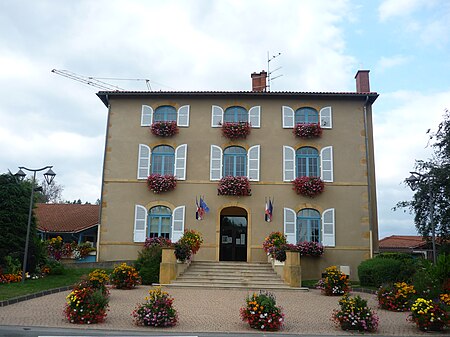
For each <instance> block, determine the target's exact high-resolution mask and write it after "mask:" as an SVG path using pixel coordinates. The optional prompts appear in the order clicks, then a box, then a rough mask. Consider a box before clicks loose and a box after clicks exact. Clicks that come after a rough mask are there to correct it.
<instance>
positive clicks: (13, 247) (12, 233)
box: [0, 173, 41, 271]
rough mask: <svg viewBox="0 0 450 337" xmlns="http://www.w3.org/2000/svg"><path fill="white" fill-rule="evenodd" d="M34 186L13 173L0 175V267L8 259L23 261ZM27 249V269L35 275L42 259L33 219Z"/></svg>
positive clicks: (33, 219)
mask: <svg viewBox="0 0 450 337" xmlns="http://www.w3.org/2000/svg"><path fill="white" fill-rule="evenodd" d="M31 185H32V184H31V182H30V181H27V180H26V181H23V182H19V181H17V180H16V178H15V177H14V176H13V175H12V174H11V173H8V174H1V175H0V233H1V235H0V259H1V260H0V265H5V264H6V261H5V257H7V256H10V257H12V258H13V259H19V261H21V262H22V261H23V255H24V250H25V239H26V235H27V224H28V212H29V206H30V195H31V188H32V186H31ZM28 249H29V250H28V261H27V269H28V271H34V269H35V268H36V265H37V263H38V262H39V261H37V259H38V258H39V257H40V256H41V254H40V252H39V239H38V237H37V235H36V220H35V217H34V215H32V219H31V227H30V241H29V247H28Z"/></svg>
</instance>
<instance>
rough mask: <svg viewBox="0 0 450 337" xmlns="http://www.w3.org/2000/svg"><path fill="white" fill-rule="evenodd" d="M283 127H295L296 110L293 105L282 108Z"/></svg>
mask: <svg viewBox="0 0 450 337" xmlns="http://www.w3.org/2000/svg"><path fill="white" fill-rule="evenodd" d="M281 109H282V112H283V113H282V115H283V116H282V118H283V129H289V128H290V129H293V128H294V121H295V118H294V117H295V112H294V110H293V109H292V108H291V107H288V106H283V107H282V108H281Z"/></svg>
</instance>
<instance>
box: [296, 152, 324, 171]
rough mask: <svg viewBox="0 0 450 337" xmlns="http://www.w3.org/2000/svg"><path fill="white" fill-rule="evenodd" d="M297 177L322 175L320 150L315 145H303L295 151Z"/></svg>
mask: <svg viewBox="0 0 450 337" xmlns="http://www.w3.org/2000/svg"><path fill="white" fill-rule="evenodd" d="M295 158H296V162H297V165H296V166H297V177H320V170H319V163H320V162H319V151H317V150H316V149H315V148H313V147H301V148H299V149H298V150H297V151H296V153H295Z"/></svg>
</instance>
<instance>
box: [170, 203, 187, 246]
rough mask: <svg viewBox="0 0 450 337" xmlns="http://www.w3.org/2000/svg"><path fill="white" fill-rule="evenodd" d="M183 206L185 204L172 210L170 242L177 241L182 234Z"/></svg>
mask: <svg viewBox="0 0 450 337" xmlns="http://www.w3.org/2000/svg"><path fill="white" fill-rule="evenodd" d="M185 208H186V206H178V207H177V208H175V209H174V210H173V212H172V236H171V241H172V242H177V241H178V240H179V239H181V237H182V236H183V233H184V213H185Z"/></svg>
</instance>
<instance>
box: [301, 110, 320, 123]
mask: <svg viewBox="0 0 450 337" xmlns="http://www.w3.org/2000/svg"><path fill="white" fill-rule="evenodd" d="M317 123H319V113H318V112H317V110H316V109H313V108H300V109H298V110H297V111H295V124H317Z"/></svg>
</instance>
